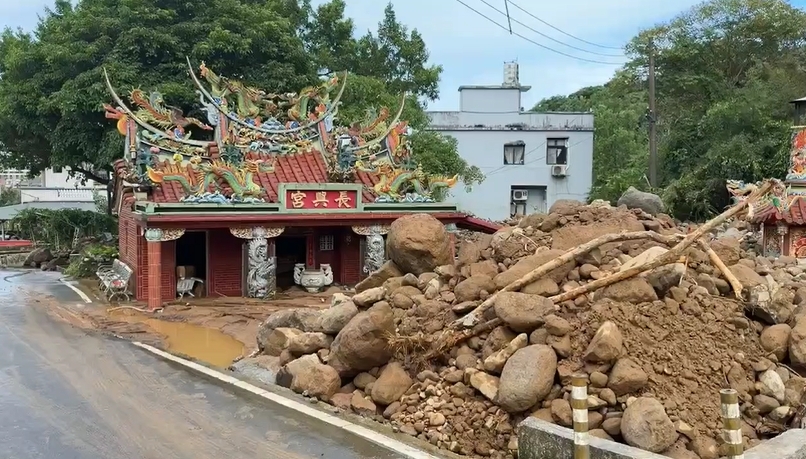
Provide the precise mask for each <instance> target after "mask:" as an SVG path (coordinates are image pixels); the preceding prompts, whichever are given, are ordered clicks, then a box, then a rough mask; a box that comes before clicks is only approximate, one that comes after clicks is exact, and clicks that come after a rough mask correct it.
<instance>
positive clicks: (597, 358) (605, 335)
mask: <svg viewBox="0 0 806 459" xmlns="http://www.w3.org/2000/svg"><path fill="white" fill-rule="evenodd" d="M623 345H624V338H623V337H622V336H621V331H619V329H618V327H617V326H616V324H615V323H613V322H610V321H609V320H608V321H607V322H605V323H603V324H602V325H601V326H600V327H599V329H598V330H596V334H595V335H593V339H591V342H590V343H589V344H588V348H587V349H586V350H585V353H584V354H583V355H582V358H583V359H584V360H585V361H587V362H592V363H612V362H614V361H616V359H618V358H619V357H620V356H621V351H622V346H623Z"/></svg>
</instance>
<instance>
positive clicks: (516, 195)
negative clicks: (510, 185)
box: [512, 190, 529, 201]
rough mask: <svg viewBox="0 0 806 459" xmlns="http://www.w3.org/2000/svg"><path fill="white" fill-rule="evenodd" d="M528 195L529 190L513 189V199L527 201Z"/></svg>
mask: <svg viewBox="0 0 806 459" xmlns="http://www.w3.org/2000/svg"><path fill="white" fill-rule="evenodd" d="M528 197H529V192H528V191H527V190H512V200H513V201H526V199H527V198H528Z"/></svg>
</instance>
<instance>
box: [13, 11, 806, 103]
mask: <svg viewBox="0 0 806 459" xmlns="http://www.w3.org/2000/svg"><path fill="white" fill-rule="evenodd" d="M322 1H323V0H314V2H313V3H314V4H318V3H322ZM346 2H347V15H348V16H350V17H352V18H353V20H354V22H355V25H356V33H357V34H359V35H363V34H364V33H366V31H368V30H373V31H374V30H376V28H377V24H378V22H379V21H380V20H381V19H382V17H383V10H384V8H385V6H386V1H384V0H346ZM484 2H487V3H489V4H490V5H491V6H492V7H494V8H497V9H498V10H502V11H503V10H504V1H503V0H461V2H460V1H459V0H393V2H392V3H393V4H394V6H395V11H396V12H397V15H398V19H399V20H400V21H401V22H402V23H403V24H405V25H407V26H408V27H409V28H416V29H417V30H418V31H419V32H420V33H421V34H422V36H423V38H424V39H425V42H426V44H427V46H428V48H429V51H430V60H431V62H433V63H435V64H440V65H442V66H443V69H444V70H443V73H442V79H441V82H440V97H439V100H437V101H435V102H432V103H431V104H429V107H428V108H429V109H430V110H458V107H459V92H458V88H459V86H461V85H480V84H486V85H495V84H500V83H501V82H502V81H503V67H504V62H506V61H517V62H518V64H519V67H520V82H521V84H524V85H529V86H531V87H532V89H531V90H530V91H529V92H527V93H526V94H525V95H524V101H523V105H524V107H525V108H527V109H528V108H531V107H532V106H533V105H534V104H535V103H537V102H538V101H540V100H541V99H543V98H545V97H550V96H553V95H557V94H569V93H571V92H574V91H575V90H577V89H580V88H582V87H585V86H591V85H596V84H601V83H604V82H606V81H607V80H608V79H609V78H610V77H611V76H612V75H613V73H614V72H615V70H616V69H618V64H620V63H624V62H625V59H624V57H623V56H619V55H621V51H620V49H611V48H620V47H622V46H623V45H624V44H625V43H626V42H627V41H628V40H629V39H630V38H632V37H633V36H635V35H636V34H637V33H638V32H639V31H640V30H642V29H645V28H649V27H652V26H653V25H655V24H657V23H660V22H664V21H666V20H668V19H670V18H672V17H674V16H675V15H677V14H678V13H681V12H683V11H685V10H688V9H689V8H691V7H692V6H694V5H696V4H697V3H699V0H563V1H559V2H555V1H545V0H541V1H539V2H538V1H536V0H514V5H517V6H520V7H522V9H518V8H516V7H515V6H514V5H513V4H512V2H510V6H509V10H510V17H511V19H512V21H513V23H512V29H513V32H515V33H517V34H520V35H522V36H523V37H525V38H526V39H524V38H521V37H518V36H516V35H510V34H509V31H508V30H505V29H503V28H501V27H499V26H497V25H495V24H493V23H492V22H490V20H494V21H496V22H498V23H499V24H501V25H503V26H504V27H507V18H506V15H505V14H501V13H499V12H497V11H496V10H495V9H493V8H491V6H488V5H485V3H484ZM462 3H464V4H465V5H463V4H462ZM792 3H793V4H795V5H797V6H804V5H806V0H793V1H792ZM52 4H53V0H26V1H19V0H0V26H2V27H6V26H7V27H12V28H17V27H21V28H23V29H25V30H30V29H31V28H33V27H34V26H35V25H36V22H37V16H38V15H39V14H40V13H41V12H42V11H43V10H44V8H45V7H47V6H50V5H52ZM470 8H474V9H476V10H477V11H479V12H480V13H483V14H484V15H485V16H487V17H488V18H489V19H485V18H484V17H482V16H480V15H478V14H476V13H475V12H473V11H471V9H470ZM529 13H531V15H533V16H536V17H537V18H539V19H537V18H535V17H533V16H530V15H529ZM540 20H542V21H544V22H541V21H540ZM518 22H520V23H522V24H519V23H518ZM546 23H548V24H550V26H549V25H547V24H546ZM551 26H553V27H555V28H556V29H560V30H561V31H562V32H565V33H566V34H570V35H573V36H575V37H578V38H581V39H583V40H585V41H587V42H590V43H594V44H597V45H602V46H606V47H608V48H603V47H599V46H593V45H591V44H588V43H585V42H583V41H580V40H577V39H574V38H571V37H569V36H568V35H566V34H563V33H562V32H560V31H558V30H556V29H554V28H552V27H551ZM530 29H534V30H530ZM538 32H539V33H538ZM540 34H543V35H540ZM527 39H528V40H531V41H532V42H530V41H528V40H527ZM552 39H553V40H552ZM558 42H560V43H558ZM539 45H543V46H545V47H549V48H552V49H554V50H556V51H560V52H563V53H565V54H567V55H570V56H572V57H569V56H564V55H561V54H558V53H555V52H552V51H549V50H547V49H545V48H542V47H540V46H539ZM569 45H570V46H569ZM574 48H577V49H574ZM596 53H598V54H596ZM599 54H605V55H615V56H602V55H599ZM582 59H588V60H590V61H598V62H586V61H584V60H582Z"/></svg>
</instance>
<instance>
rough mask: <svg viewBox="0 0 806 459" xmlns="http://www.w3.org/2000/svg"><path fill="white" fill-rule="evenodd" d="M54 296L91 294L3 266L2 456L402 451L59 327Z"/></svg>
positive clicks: (384, 456)
mask: <svg viewBox="0 0 806 459" xmlns="http://www.w3.org/2000/svg"><path fill="white" fill-rule="evenodd" d="M12 276H13V277H12ZM44 295H48V296H53V297H56V298H58V299H59V301H71V302H80V301H81V300H80V298H79V297H78V295H76V294H75V293H74V292H73V291H72V290H70V289H69V288H68V287H66V286H65V285H63V284H61V283H60V282H59V281H58V275H55V273H39V272H31V273H28V274H25V275H15V273H13V272H9V271H1V270H0V459H204V458H210V459H221V458H227V459H247V458H248V459H271V458H277V459H303V458H304V459H308V458H326V459H352V458H367V459H370V458H373V459H393V458H398V457H400V456H398V455H396V454H394V453H392V452H389V451H387V450H385V449H382V448H380V447H377V446H375V445H373V444H371V443H368V442H366V441H364V440H362V439H359V438H357V437H354V436H352V435H350V434H347V433H343V432H341V431H339V430H336V429H335V428H333V427H330V426H328V425H326V424H322V423H318V422H316V421H312V420H309V419H308V418H304V417H301V416H298V415H296V414H295V413H294V412H291V411H288V410H286V409H285V408H283V407H274V406H270V405H268V404H262V403H260V402H257V401H255V400H247V399H244V398H242V397H240V396H238V395H234V394H232V393H230V392H228V391H227V390H225V389H223V388H221V387H219V386H216V385H213V384H211V383H209V382H207V381H206V380H204V379H201V378H199V377H197V376H195V375H192V374H190V373H187V372H186V371H184V370H182V369H179V368H175V367H173V366H171V365H169V364H168V363H166V362H164V361H162V360H159V359H158V358H156V357H154V356H152V355H150V354H147V353H145V352H143V351H142V350H140V349H139V348H136V347H134V346H133V345H131V344H130V343H127V342H124V341H121V340H115V339H110V338H104V337H102V336H96V335H94V334H87V333H85V332H83V331H81V330H78V329H75V328H73V327H71V326H69V325H67V324H64V323H61V322H58V321H56V320H54V319H52V318H51V317H50V316H48V315H47V314H46V313H45V312H43V310H42V308H41V307H37V306H34V305H33V300H32V299H31V298H32V297H33V298H36V297H37V296H44Z"/></svg>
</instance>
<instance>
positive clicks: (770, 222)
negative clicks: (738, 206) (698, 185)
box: [728, 97, 806, 258]
mask: <svg viewBox="0 0 806 459" xmlns="http://www.w3.org/2000/svg"><path fill="white" fill-rule="evenodd" d="M791 103H792V104H793V105H794V107H795V120H794V124H793V126H792V147H791V150H790V156H789V169H788V170H787V174H786V180H785V181H784V182H782V184H781V185H780V186H777V187H775V188H774V189H773V191H772V192H770V193H768V194H767V195H766V196H762V197H760V199H759V201H758V202H757V203H755V204H751V205H750V208H751V210H750V212H749V214H748V219H749V220H750V221H751V222H752V223H753V224H755V225H758V226H759V227H760V230H761V247H762V254H763V255H765V256H768V257H779V256H791V257H796V258H806V97H804V98H801V99H797V100H793V101H792V102H791ZM755 189H756V185H755V184H745V183H744V182H739V181H735V180H729V181H728V191H729V192H730V193H731V194H732V195H733V196H735V197H737V198H738V199H743V198H745V197H746V196H749V195H750V193H752V192H753V191H755Z"/></svg>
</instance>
